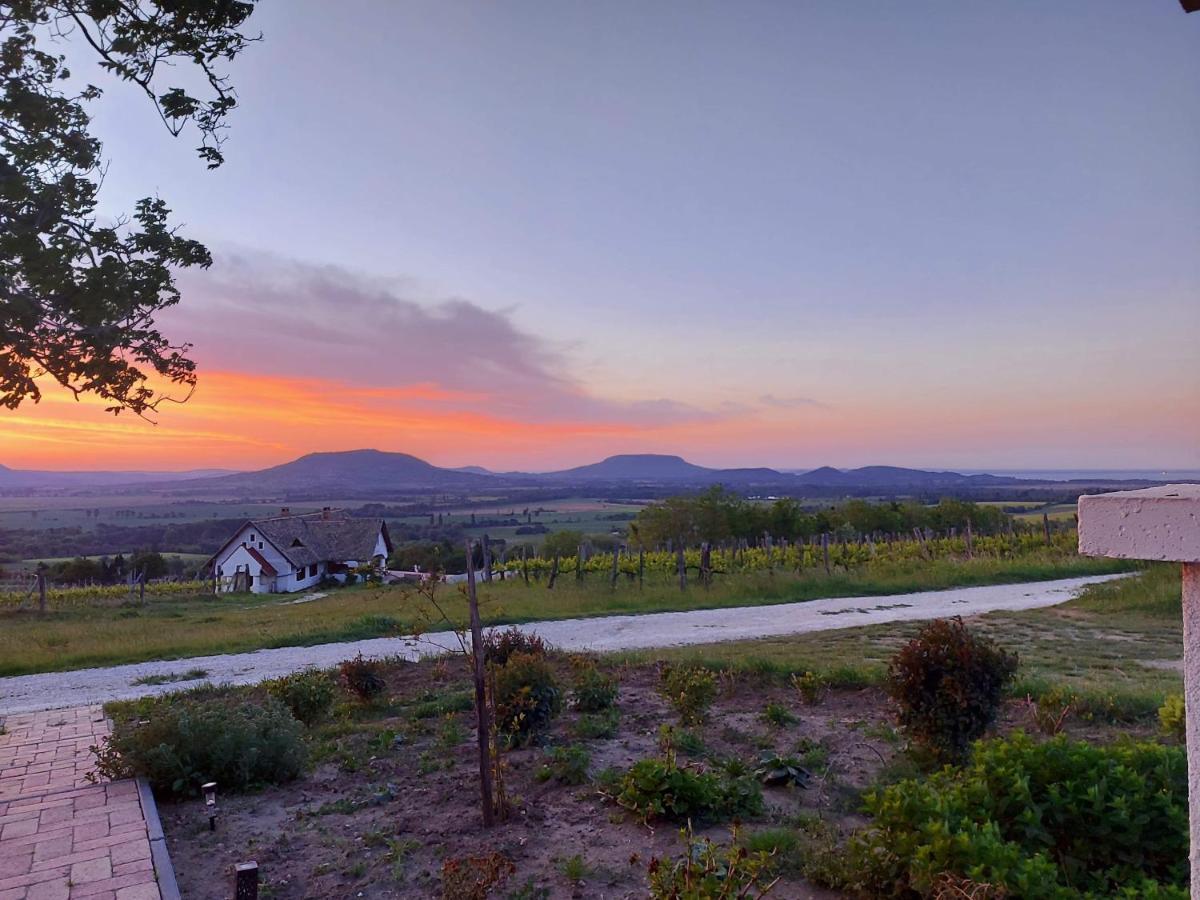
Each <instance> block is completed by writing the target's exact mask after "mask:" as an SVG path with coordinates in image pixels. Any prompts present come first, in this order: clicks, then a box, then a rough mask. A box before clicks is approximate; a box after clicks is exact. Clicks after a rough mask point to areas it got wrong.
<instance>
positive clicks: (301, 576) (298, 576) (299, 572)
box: [296, 569, 304, 581]
mask: <svg viewBox="0 0 1200 900" xmlns="http://www.w3.org/2000/svg"><path fill="white" fill-rule="evenodd" d="M296 580H297V581H303V580H304V570H303V569H297V570H296Z"/></svg>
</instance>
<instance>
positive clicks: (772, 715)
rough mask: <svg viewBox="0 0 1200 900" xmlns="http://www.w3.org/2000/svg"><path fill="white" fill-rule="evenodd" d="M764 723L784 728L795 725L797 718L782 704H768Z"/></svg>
mask: <svg viewBox="0 0 1200 900" xmlns="http://www.w3.org/2000/svg"><path fill="white" fill-rule="evenodd" d="M762 717H763V721H764V722H766V723H767V724H768V725H775V726H776V727H779V728H782V727H783V726H784V725H794V724H795V723H796V717H795V716H794V715H793V714H792V711H791V710H790V709H788V708H787V707H786V706H784V705H783V704H782V703H768V704H767V705H766V707H765V708H764V709H763V714H762Z"/></svg>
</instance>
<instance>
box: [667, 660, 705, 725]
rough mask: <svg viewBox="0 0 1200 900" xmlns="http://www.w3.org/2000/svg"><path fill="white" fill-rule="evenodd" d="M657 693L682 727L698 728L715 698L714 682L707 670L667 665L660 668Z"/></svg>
mask: <svg viewBox="0 0 1200 900" xmlns="http://www.w3.org/2000/svg"><path fill="white" fill-rule="evenodd" d="M658 690H659V693H660V694H662V695H663V697H665V698H666V700H667V701H668V702H669V703H670V704H671V705H672V706H673V707H675V711H676V712H677V713H679V719H680V721H681V722H683V724H684V725H698V724H700V723H701V722H703V721H704V720H705V719H706V718H707V717H708V708H709V707H710V706H712V704H713V701H714V700H716V699H717V679H716V677H715V676H714V675H713V673H712V672H710V671H708V670H707V669H690V668H686V667H681V666H670V665H667V666H663V668H662V673H661V675H660V681H659V687H658Z"/></svg>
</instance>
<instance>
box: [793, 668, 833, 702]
mask: <svg viewBox="0 0 1200 900" xmlns="http://www.w3.org/2000/svg"><path fill="white" fill-rule="evenodd" d="M792 687H794V688H795V689H796V693H797V694H799V695H800V699H801V700H803V701H804V702H805V703H807V704H808V705H809V706H812V705H814V704H816V703H818V702H819V701H820V699H821V695H822V694H824V693H825V690H826V689H827V688H828V687H829V682H828V680H827V679H825V678H823V677H822V676H820V675H818V674H817V673H816V672H801V673H799V674H798V675H797V674H793V675H792Z"/></svg>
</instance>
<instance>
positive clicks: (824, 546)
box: [821, 531, 833, 575]
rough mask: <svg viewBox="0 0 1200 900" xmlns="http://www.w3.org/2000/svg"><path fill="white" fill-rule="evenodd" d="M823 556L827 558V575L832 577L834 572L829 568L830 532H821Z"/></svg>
mask: <svg viewBox="0 0 1200 900" xmlns="http://www.w3.org/2000/svg"><path fill="white" fill-rule="evenodd" d="M821 555H822V556H823V557H824V558H825V574H826V575H832V574H833V571H832V570H831V569H830V568H829V532H828V531H822V532H821Z"/></svg>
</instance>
